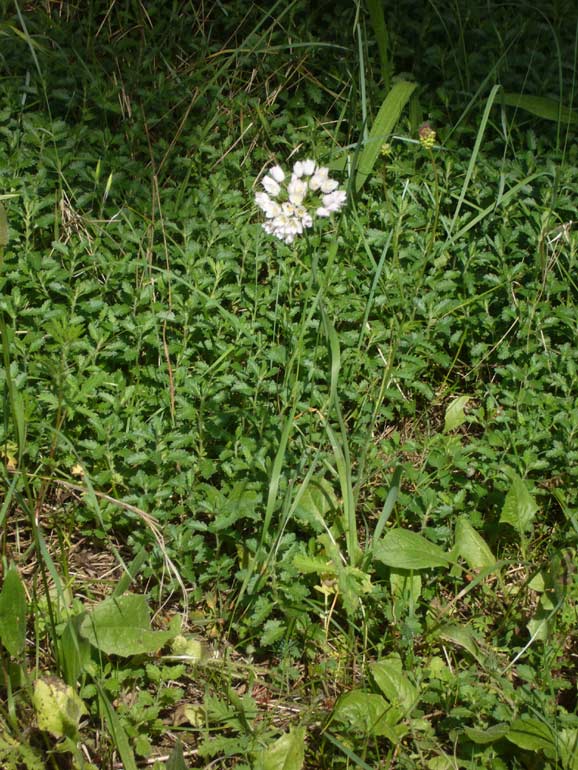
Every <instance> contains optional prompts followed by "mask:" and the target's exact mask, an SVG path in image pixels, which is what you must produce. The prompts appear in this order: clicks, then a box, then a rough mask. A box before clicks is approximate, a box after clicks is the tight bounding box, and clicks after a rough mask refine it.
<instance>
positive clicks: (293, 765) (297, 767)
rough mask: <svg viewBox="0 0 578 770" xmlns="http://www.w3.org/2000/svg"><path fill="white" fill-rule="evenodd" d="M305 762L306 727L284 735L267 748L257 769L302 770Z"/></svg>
mask: <svg viewBox="0 0 578 770" xmlns="http://www.w3.org/2000/svg"><path fill="white" fill-rule="evenodd" d="M304 762H305V728H304V727H298V728H296V729H295V730H290V731H289V732H288V733H286V734H285V735H282V736H281V737H280V738H279V739H278V740H276V741H275V743H273V745H272V746H269V748H267V749H265V750H264V751H263V752H262V753H261V754H260V755H259V757H258V759H257V762H256V768H257V770H301V768H302V767H303V764H304Z"/></svg>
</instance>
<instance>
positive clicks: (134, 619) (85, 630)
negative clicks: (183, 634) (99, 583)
mask: <svg viewBox="0 0 578 770" xmlns="http://www.w3.org/2000/svg"><path fill="white" fill-rule="evenodd" d="M80 633H81V634H82V635H83V636H84V638H85V639H88V641H89V642H90V643H91V644H93V645H94V646H95V647H97V648H98V649H99V650H102V651H103V652H106V653H107V654H109V655H122V656H123V657H128V656H130V655H140V654H143V653H153V652H157V651H158V650H160V648H161V647H163V645H165V644H166V643H167V642H169V641H170V640H171V639H174V638H175V637H176V636H177V634H178V630H177V629H176V628H175V629H174V630H169V631H153V630H152V629H151V624H150V614H149V609H148V605H147V602H146V599H145V597H144V596H137V595H136V594H126V595H125V596H119V597H118V599H105V600H104V601H103V602H101V603H100V604H98V605H97V606H96V607H95V608H94V609H93V610H92V612H89V613H88V614H87V615H86V617H85V618H84V620H83V621H82V623H81V626H80Z"/></svg>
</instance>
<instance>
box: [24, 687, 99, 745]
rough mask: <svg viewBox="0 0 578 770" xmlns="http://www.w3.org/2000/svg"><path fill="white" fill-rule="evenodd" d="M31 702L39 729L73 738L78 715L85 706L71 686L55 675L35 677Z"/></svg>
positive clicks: (62, 736)
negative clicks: (42, 677) (41, 677)
mask: <svg viewBox="0 0 578 770" xmlns="http://www.w3.org/2000/svg"><path fill="white" fill-rule="evenodd" d="M32 704H33V706H34V709H35V711H36V720H37V722H38V727H39V728H40V730H45V731H46V732H48V733H50V734H51V735H53V736H54V737H55V738H64V737H65V736H66V737H68V738H73V739H74V738H75V737H76V734H77V731H78V725H79V722H80V717H81V716H82V715H83V714H86V713H87V711H86V707H85V705H84V703H83V702H82V700H81V699H80V698H79V696H78V695H77V694H76V693H75V692H74V690H73V689H72V687H70V686H69V685H66V684H64V682H62V681H60V679H57V678H56V677H46V678H45V679H37V680H36V681H35V682H34V693H33V695H32Z"/></svg>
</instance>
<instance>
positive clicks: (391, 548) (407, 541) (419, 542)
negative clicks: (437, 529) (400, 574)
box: [373, 529, 452, 569]
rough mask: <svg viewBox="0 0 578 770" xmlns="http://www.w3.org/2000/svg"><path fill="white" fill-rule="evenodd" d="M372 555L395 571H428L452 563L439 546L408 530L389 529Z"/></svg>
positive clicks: (376, 545)
mask: <svg viewBox="0 0 578 770" xmlns="http://www.w3.org/2000/svg"><path fill="white" fill-rule="evenodd" d="M373 554H374V556H375V558H376V559H377V560H378V561H381V562H383V563H384V564H386V565H387V566H388V567H394V568H395V569H429V568H430V567H446V566H448V564H451V563H452V559H451V557H450V556H449V555H448V554H447V553H446V552H445V551H443V550H442V549H441V548H440V547H439V545H435V544H434V543H430V541H429V540H426V539H425V537H423V536H422V535H418V534H417V533H416V532H411V531H410V530H408V529H390V530H389V532H387V534H386V535H385V537H384V538H383V540H381V541H380V542H378V543H376V544H375V546H374V550H373Z"/></svg>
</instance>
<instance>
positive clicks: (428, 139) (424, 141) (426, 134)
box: [418, 123, 437, 150]
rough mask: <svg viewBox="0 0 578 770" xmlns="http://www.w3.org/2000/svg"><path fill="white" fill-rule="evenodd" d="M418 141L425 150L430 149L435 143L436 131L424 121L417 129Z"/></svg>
mask: <svg viewBox="0 0 578 770" xmlns="http://www.w3.org/2000/svg"><path fill="white" fill-rule="evenodd" d="M418 135H419V142H420V144H421V146H422V147H425V149H426V150H431V149H432V147H433V146H434V145H435V143H436V138H437V137H436V132H435V131H434V130H433V128H432V127H431V126H430V124H429V123H424V124H423V125H422V126H420V129H419V131H418Z"/></svg>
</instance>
